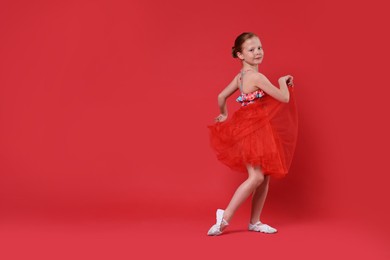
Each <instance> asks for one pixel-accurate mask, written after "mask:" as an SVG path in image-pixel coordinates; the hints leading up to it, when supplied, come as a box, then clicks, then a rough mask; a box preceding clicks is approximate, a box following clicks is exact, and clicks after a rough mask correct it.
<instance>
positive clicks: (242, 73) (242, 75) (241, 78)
mask: <svg viewBox="0 0 390 260" xmlns="http://www.w3.org/2000/svg"><path fill="white" fill-rule="evenodd" d="M244 74H245V73H244V71H242V70H241V77H240V81H241V82H240V85H239V86H238V87H239V88H240V92H241V94H243V88H242V85H243V82H244Z"/></svg>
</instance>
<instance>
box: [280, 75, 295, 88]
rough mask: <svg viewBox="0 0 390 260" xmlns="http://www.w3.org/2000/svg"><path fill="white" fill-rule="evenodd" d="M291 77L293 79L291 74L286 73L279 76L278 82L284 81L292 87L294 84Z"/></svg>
mask: <svg viewBox="0 0 390 260" xmlns="http://www.w3.org/2000/svg"><path fill="white" fill-rule="evenodd" d="M293 79H294V77H293V76H291V75H287V76H283V77H280V78H279V82H280V81H283V82H286V84H287V86H290V87H292V86H294V82H293Z"/></svg>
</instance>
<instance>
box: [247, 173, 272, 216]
mask: <svg viewBox="0 0 390 260" xmlns="http://www.w3.org/2000/svg"><path fill="white" fill-rule="evenodd" d="M269 178H270V177H269V175H266V176H265V177H264V181H263V183H262V184H261V185H260V186H258V187H257V188H256V189H255V191H254V192H253V197H252V210H251V219H250V223H251V224H255V223H256V222H258V221H260V215H261V211H262V210H263V207H264V202H265V199H266V197H267V193H268V185H269Z"/></svg>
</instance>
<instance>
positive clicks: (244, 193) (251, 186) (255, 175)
mask: <svg viewBox="0 0 390 260" xmlns="http://www.w3.org/2000/svg"><path fill="white" fill-rule="evenodd" d="M247 169H248V179H247V180H246V181H244V182H243V183H242V184H241V185H240V186H239V187H238V188H237V190H236V192H235V193H234V195H233V197H232V199H231V200H230V203H229V205H228V206H227V208H226V209H225V212H224V215H223V218H224V219H225V220H226V221H227V222H230V220H231V218H232V217H233V215H234V213H235V212H236V210H237V209H238V208H239V207H240V205H241V204H242V203H243V202H244V201H245V200H246V199H247V198H248V197H249V195H250V194H251V193H253V192H254V190H255V189H256V188H257V187H259V186H260V185H261V184H262V182H263V180H264V174H263V172H262V171H261V169H260V168H259V167H253V166H251V165H247ZM221 229H223V227H221Z"/></svg>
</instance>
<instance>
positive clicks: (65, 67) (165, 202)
mask: <svg viewBox="0 0 390 260" xmlns="http://www.w3.org/2000/svg"><path fill="white" fill-rule="evenodd" d="M384 3H385V1H376V0H374V1H360V2H354V1H335V0H330V1H308V0H300V1H282V0H278V1H259V0H258V1H251V0H247V1H244V2H237V1H236V2H234V1H232V2H227V1H203V0H198V1H193V2H187V1H174V0H170V1H86V0H79V1H34V2H32V1H2V2H1V4H0V34H1V43H0V210H1V219H0V220H1V222H0V225H1V235H0V239H1V243H2V245H3V246H4V250H2V251H1V252H0V256H3V257H2V259H26V257H28V258H29V259H35V258H36V259H43V258H48V259H70V258H72V259H76V258H77V259H78V258H80V259H86V258H90V257H91V258H94V259H98V258H99V259H100V258H102V259H108V258H112V259H129V258H130V257H137V258H141V259H151V258H155V257H162V258H167V259H168V258H171V259H173V258H175V259H176V258H177V259H182V258H184V257H187V258H191V257H193V258H194V259H199V258H200V257H206V259H208V258H211V257H223V258H229V257H232V258H233V257H235V258H236V257H253V256H258V257H261V256H265V257H267V256H269V257H273V258H274V259H279V258H283V257H286V256H290V257H292V256H296V257H298V256H299V257H300V258H307V259H313V258H314V257H315V258H316V259H319V258H321V257H324V259H329V258H330V257H335V256H338V257H340V258H341V257H344V256H345V257H346V256H348V257H353V258H355V259H367V258H368V257H370V258H372V259H386V258H387V257H389V251H388V250H387V249H385V244H386V242H388V238H389V235H388V233H389V232H390V224H389V222H388V219H389V218H390V213H389V206H388V197H389V195H390V194H389V188H388V184H387V183H388V181H389V180H390V177H389V170H388V168H387V161H388V159H387V156H388V147H389V145H390V142H389V137H388V136H389V135H388V133H389V125H388V124H387V123H388V116H387V117H386V114H387V113H388V111H389V101H388V99H389V93H390V91H389V86H388V83H387V70H388V65H387V61H388V59H389V51H388V46H389V44H390V43H389V39H388V37H387V29H388V28H387V27H388V24H389V19H388V14H387V11H386V10H387V9H386V8H385V5H384ZM243 31H253V32H255V33H257V34H258V35H259V36H260V39H261V41H262V44H263V47H264V52H265V56H264V60H263V64H262V65H261V66H260V70H261V71H262V72H263V73H264V74H265V75H267V76H268V78H270V80H271V81H272V82H274V83H276V82H277V78H278V77H280V76H282V75H286V74H291V75H293V76H294V82H295V87H296V95H297V102H298V109H299V119H300V120H299V139H298V144H297V150H296V154H295V158H294V161H293V164H292V168H291V171H290V173H289V176H288V177H287V178H285V179H283V180H273V181H272V182H271V188H270V192H269V195H268V199H267V202H266V205H265V209H264V212H263V220H264V221H265V222H267V223H268V222H269V223H270V224H272V225H274V226H276V227H277V228H278V229H279V233H278V234H276V235H272V236H266V235H263V234H253V233H248V232H245V227H246V225H247V222H248V219H249V200H248V201H247V202H246V203H245V204H244V205H243V207H242V208H240V210H239V211H238V212H237V214H236V216H235V219H234V220H233V222H232V224H231V227H230V228H229V229H230V233H229V232H228V233H226V234H224V235H223V236H221V237H219V238H210V237H207V236H206V232H207V230H208V228H209V227H210V226H211V225H212V224H213V223H214V221H215V210H216V209H217V208H224V207H226V205H227V203H228V201H229V199H230V198H231V196H232V194H233V192H234V190H235V189H236V187H237V186H238V185H239V184H240V182H242V181H243V180H244V179H245V177H246V176H244V175H242V174H240V173H236V172H232V171H230V170H229V169H228V168H226V167H225V166H224V165H221V164H220V163H219V162H218V161H217V160H216V157H215V155H214V153H213V151H212V150H211V148H210V147H209V144H208V132H207V128H206V125H208V124H210V123H212V120H213V118H214V117H215V116H216V115H217V114H218V107H217V103H216V96H217V94H218V93H219V91H221V90H222V89H223V88H224V87H225V86H226V85H227V84H228V83H229V82H230V80H231V79H232V78H233V76H234V75H235V73H237V72H238V70H239V69H240V64H239V63H238V62H237V61H236V60H234V59H233V58H231V55H230V50H231V46H232V45H233V41H234V39H235V37H236V36H237V35H238V34H240V33H241V32H243ZM228 104H229V105H228V106H229V111H230V114H231V113H232V112H233V111H234V110H235V109H237V108H238V105H237V104H234V99H233V98H232V100H229V103H228ZM386 118H387V119H386ZM21 249H23V250H21ZM281 249H283V250H281ZM207 257H208V258H207ZM387 259H388V258H387Z"/></svg>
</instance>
